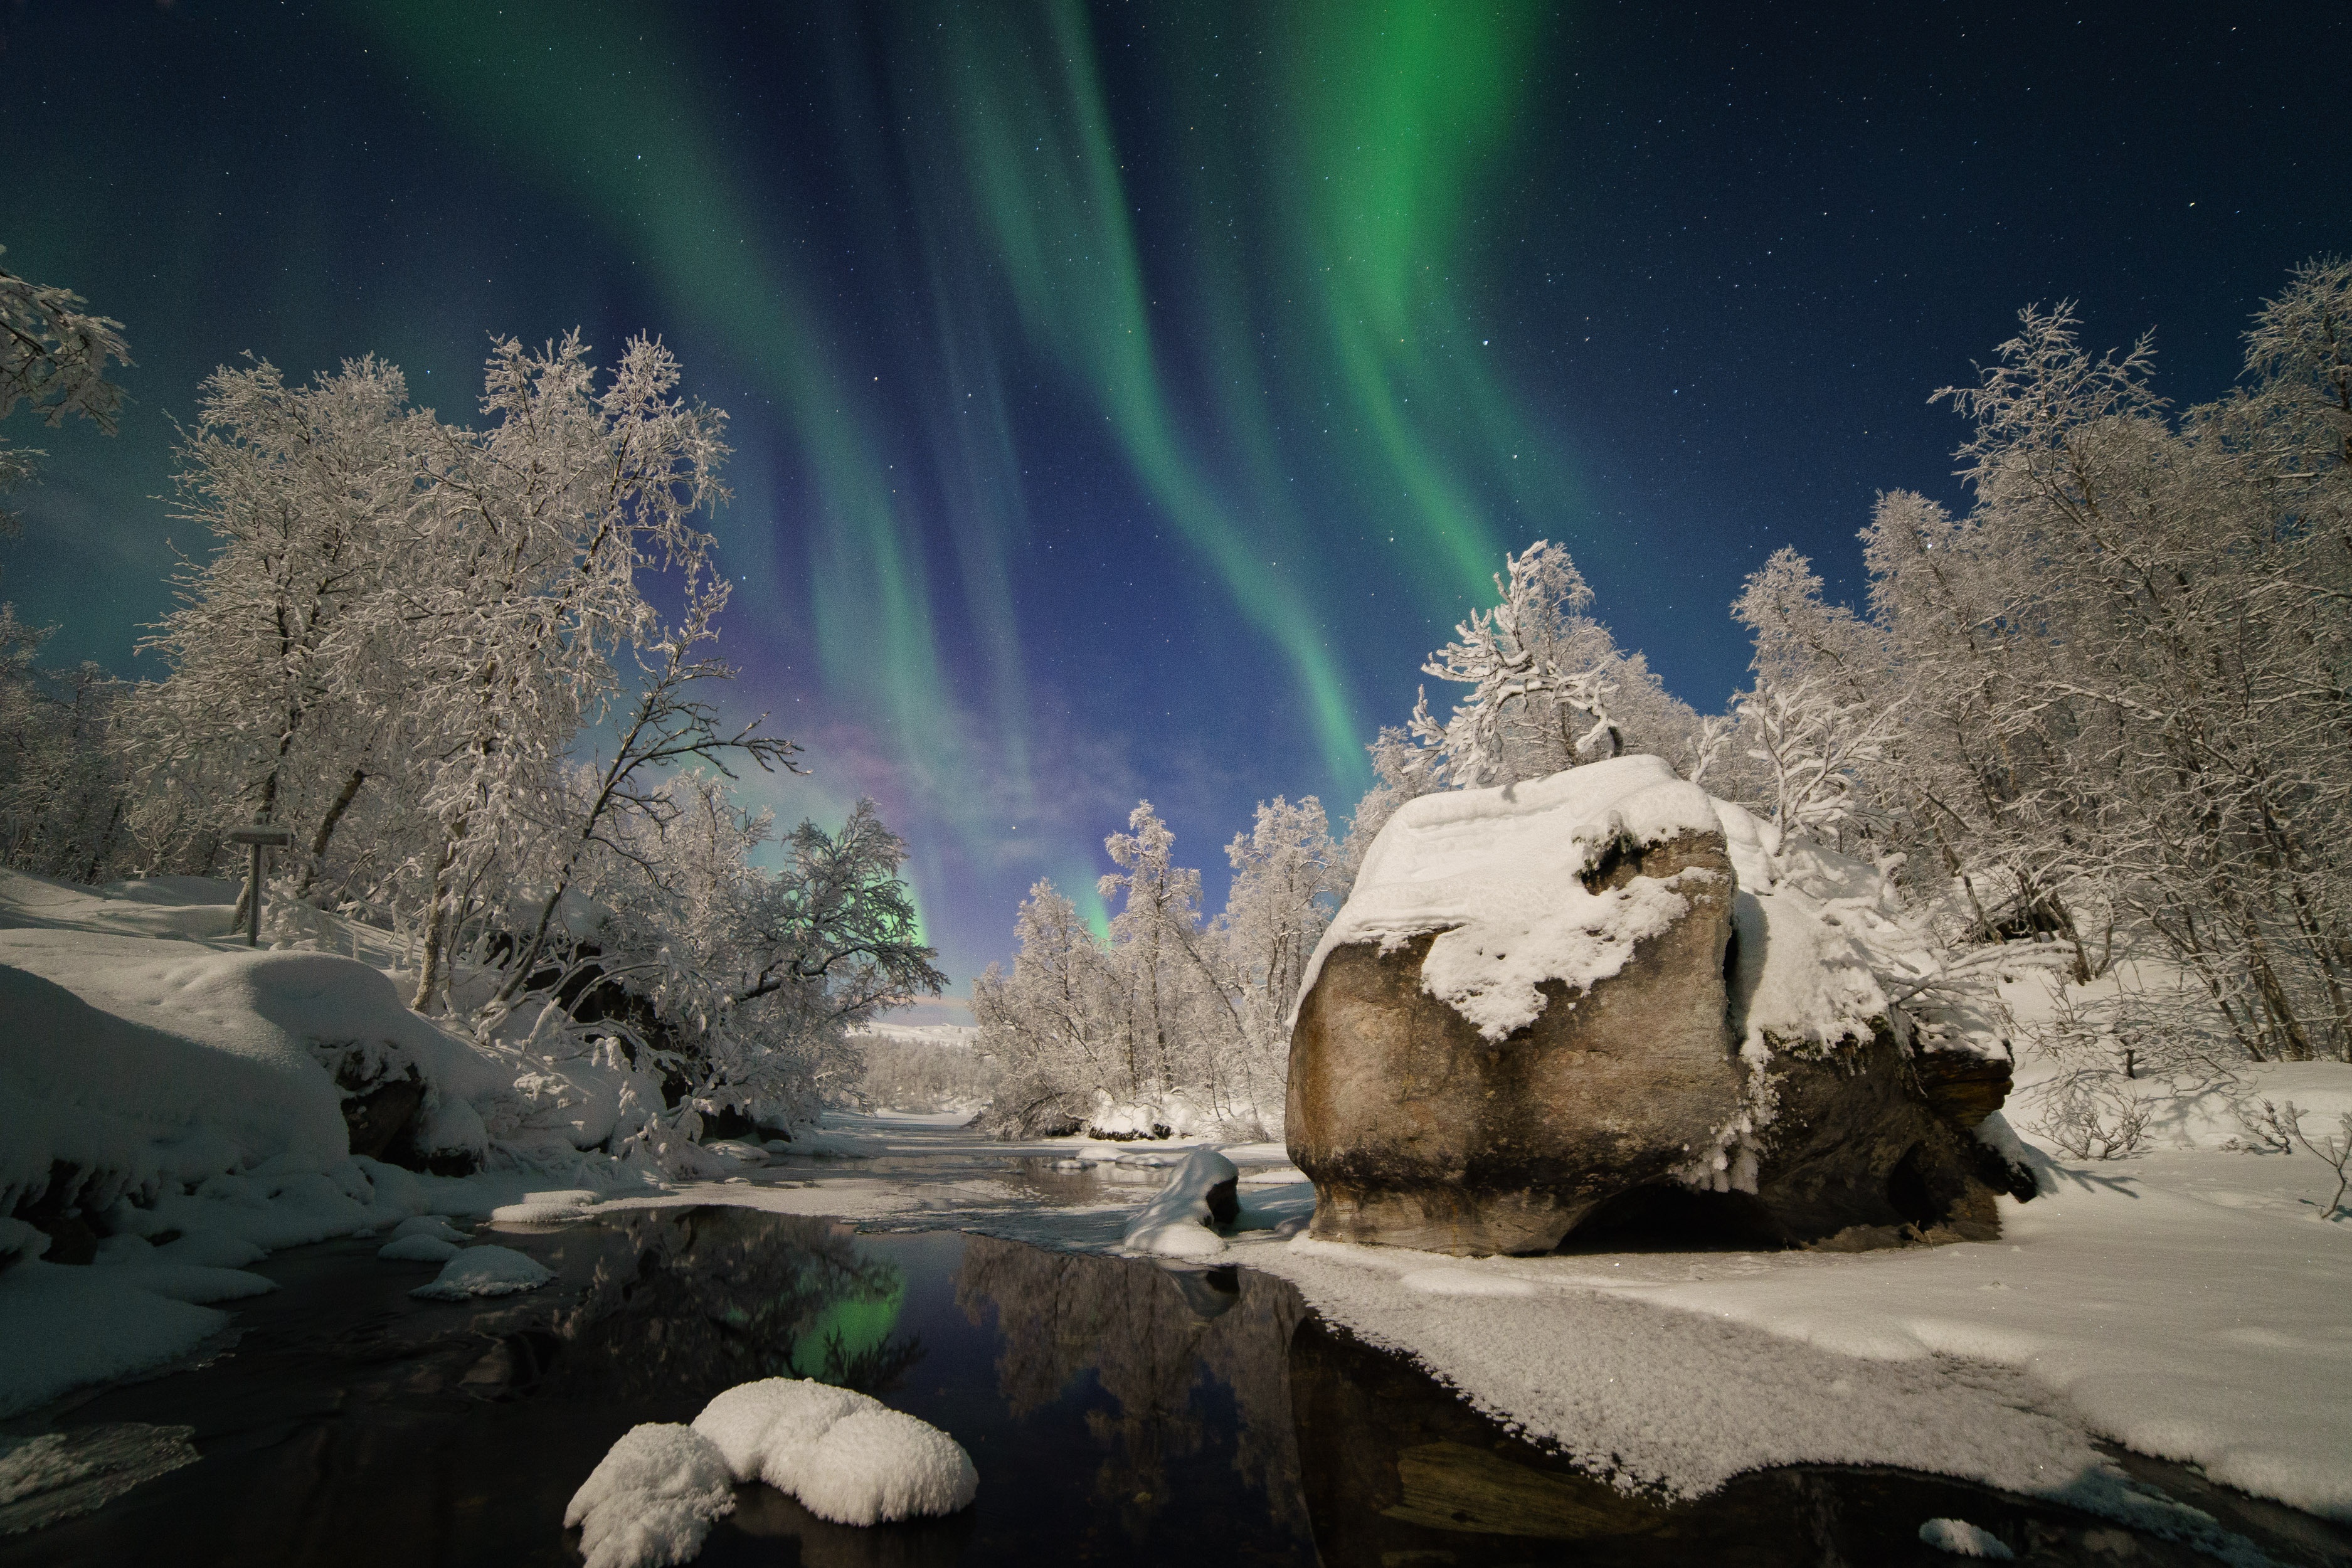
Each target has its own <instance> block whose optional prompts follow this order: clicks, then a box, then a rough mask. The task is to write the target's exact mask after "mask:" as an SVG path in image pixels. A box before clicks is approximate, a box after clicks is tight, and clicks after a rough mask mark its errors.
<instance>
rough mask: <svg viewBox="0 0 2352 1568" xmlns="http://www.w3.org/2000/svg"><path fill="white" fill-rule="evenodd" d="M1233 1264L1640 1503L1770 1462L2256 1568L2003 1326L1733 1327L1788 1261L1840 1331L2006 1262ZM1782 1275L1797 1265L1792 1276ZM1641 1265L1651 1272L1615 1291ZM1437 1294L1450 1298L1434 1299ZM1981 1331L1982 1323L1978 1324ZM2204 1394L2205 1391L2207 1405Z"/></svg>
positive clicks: (1350, 1252) (1369, 1257)
mask: <svg viewBox="0 0 2352 1568" xmlns="http://www.w3.org/2000/svg"><path fill="white" fill-rule="evenodd" d="M2041 1207H2042V1204H2040V1203H2037V1204H2035V1205H2032V1209H2039V1208H2041ZM2023 1212H2029V1213H2030V1212H2032V1210H2026V1211H2023ZM1242 1250H1244V1258H1243V1261H1245V1262H1246V1263H1247V1264H1248V1265H1249V1266H1251V1267H1253V1268H1262V1269H1264V1270H1265V1271H1266V1272H1268V1273H1272V1274H1276V1275H1279V1276H1281V1277H1282V1278H1284V1279H1289V1280H1291V1281H1292V1282H1293V1283H1295V1284H1297V1286H1298V1287H1299V1288H1300V1289H1301V1290H1302V1291H1303V1292H1304V1293H1305V1294H1306V1296H1307V1300H1308V1301H1309V1302H1310V1303H1311V1304H1312V1305H1313V1306H1314V1307H1315V1309H1316V1310H1318V1312H1320V1313H1321V1314H1322V1315H1323V1316H1324V1317H1326V1318H1327V1319H1328V1320H1329V1321H1333V1322H1336V1323H1338V1324H1339V1325H1341V1326H1343V1327H1345V1328H1347V1329H1348V1330H1349V1331H1351V1332H1353V1333H1355V1334H1356V1335H1357V1336H1358V1337H1360V1338H1361V1339H1364V1340H1365V1341H1367V1342H1370V1343H1372V1344H1375V1345H1381V1346H1386V1347H1390V1348H1392V1349H1397V1350H1401V1351H1403V1352H1407V1353H1409V1354H1411V1355H1412V1356H1413V1357H1414V1358H1415V1359H1416V1360H1417V1361H1419V1362H1420V1363H1422V1364H1423V1365H1424V1366H1425V1367H1427V1368H1428V1369H1429V1370H1430V1371H1431V1372H1432V1373H1434V1374H1435V1375H1436V1376H1437V1377H1439V1378H1440V1379H1441V1380H1442V1381H1444V1382H1445V1383H1446V1384H1450V1385H1451V1386H1453V1387H1454V1388H1455V1389H1457V1390H1459V1391H1460V1392H1461V1393H1462V1394H1464V1395H1465V1396H1466V1397H1467V1398H1468V1399H1469V1400H1470V1402H1471V1403H1472V1404H1473V1405H1476V1406H1477V1407H1478V1408H1480V1409H1482V1410H1485V1411H1486V1412H1487V1413H1488V1414H1490V1415H1494V1416H1496V1418H1497V1419H1500V1420H1502V1421H1504V1422H1506V1423H1507V1424H1509V1425H1510V1426H1513V1427H1514V1428H1515V1429H1517V1430H1519V1431H1521V1432H1523V1433H1524V1434H1525V1435H1527V1436H1528V1437H1530V1438H1532V1439H1534V1440H1536V1441H1538V1442H1544V1443H1549V1444H1553V1445H1557V1446H1558V1447H1559V1448H1560V1449H1561V1450H1562V1451H1563V1452H1564V1453H1565V1454H1566V1455H1567V1457H1568V1458H1570V1459H1571V1460H1573V1461H1574V1462H1576V1463H1577V1464H1578V1465H1580V1467H1581V1468H1586V1469H1588V1470H1590V1471H1591V1473H1593V1474H1595V1475H1598V1476H1602V1477H1606V1478H1608V1479H1611V1480H1612V1482H1614V1483H1615V1484H1616V1485H1618V1486H1621V1487H1623V1488H1625V1489H1629V1490H1630V1489H1654V1490H1657V1491H1662V1492H1664V1493H1665V1494H1667V1495H1670V1496H1676V1497H1696V1496H1700V1495H1704V1494H1705V1493H1707V1492H1710V1491H1713V1490H1715V1489H1717V1488H1719V1487H1721V1486H1722V1485H1723V1484H1724V1483H1725V1482H1726V1481H1727V1480H1729V1479H1731V1478H1732V1477H1734V1476H1736V1475H1738V1474H1740V1473H1742V1472H1744V1471H1748V1470H1755V1469H1762V1468H1770V1467H1776V1466H1783V1465H1804V1464H1851V1465H1873V1466H1890V1467H1894V1468H1901V1469H1910V1470H1917V1471H1921V1472H1924V1473H1927V1474H1930V1475H1945V1476H1954V1477H1958V1478H1961V1479H1969V1480H1973V1481H1979V1482H1981V1483H1983V1484H1985V1485H1988V1486H1991V1487H1995V1488H1999V1489H2005V1490H2009V1491H2013V1492H2017V1493H2020V1494H2021V1495H2025V1496H2032V1497H2044V1498H2051V1499H2053V1500H2060V1501H2063V1502H2065V1503H2067V1504H2069V1505H2071V1506H2074V1507H2077V1508H2082V1509H2085V1510H2089V1511H2091V1512H2094V1513H2097V1514H2101V1515H2103V1516H2105V1517H2107V1518H2110V1519H2115V1520H2117V1521H2121V1522H2125V1523H2127V1524H2130V1525H2132V1526H2134V1527H2135V1528H2138V1529H2145V1530H2148V1531H2154V1532H2157V1533H2160V1534H2166V1535H2170V1536H2174V1537H2177V1538H2180V1539H2185V1540H2188V1541H2189V1542H2192V1543H2195V1544H2197V1545H2199V1546H2200V1548H2201V1549H2203V1550H2207V1551H2210V1552H2214V1553H2215V1554H2217V1555H2220V1556H2221V1557H2223V1559H2224V1560H2225V1561H2231V1562H2238V1563H2255V1562H2260V1561H2262V1559H2261V1557H2260V1555H2259V1553H2255V1552H2252V1548H2251V1547H2248V1546H2246V1544H2245V1543H2244V1542H2242V1541H2239V1540H2237V1538H2235V1537H2232V1536H2230V1535H2228V1534H2227V1532H2225V1531H2221V1529H2220V1528H2219V1526H2217V1525H2216V1524H2215V1523H2214V1521H2212V1520H2210V1518H2208V1517H2207V1516H2206V1515H2204V1514H2202V1513H2200V1512H2198V1511H2197V1510H2193V1509H2189V1508H2187V1507H2185V1506H2184V1505H2181V1504H2179V1503H2176V1502H2173V1501H2171V1500H2168V1499H2165V1498H2163V1497H2160V1496H2158V1495H2155V1494H2153V1493H2151V1492H2149V1491H2147V1490H2146V1489H2142V1488H2140V1487H2139V1486H2138V1485H2137V1483H2135V1482H2134V1481H2133V1480H2132V1479H2131V1478H2130V1477H2129V1476H2128V1475H2127V1474H2126V1473H2125V1471H2124V1470H2123V1469H2122V1468H2120V1467H2119V1466H2117V1465H2116V1464H2115V1463H2114V1462H2113V1461H2112V1460H2110V1459H2108V1458H2106V1457H2105V1455H2104V1454H2102V1453H2101V1452H2100V1451H2099V1449H2098V1448H2097V1447H2095V1445H2094V1443H2093V1441H2092V1439H2091V1436H2090V1435H2089V1434H2088V1433H2087V1432H2085V1431H2084V1430H2083V1428H2082V1427H2081V1426H2078V1425H2077V1424H2076V1423H2075V1422H2074V1421H2072V1420H2069V1419H2067V1418H2066V1417H2065V1416H2064V1415H2061V1414H2058V1413H2057V1412H2056V1411H2054V1410H2053V1409H2052V1408H2051V1407H2050V1406H2051V1402H2050V1401H2049V1400H2047V1399H2046V1398H2039V1397H2036V1396H2035V1394H2034V1392H2033V1391H2032V1389H2031V1388H2030V1386H2029V1385H2027V1384H2025V1380H2024V1377H2022V1376H2020V1375H2018V1374H2017V1373H2003V1372H2002V1371H2001V1370H2000V1367H2001V1366H2002V1365H2006V1366H2009V1367H2017V1366H2019V1365H2020V1363H2021V1362H2022V1363H2025V1365H2026V1367H2027V1368H2028V1370H2029V1372H2030V1373H2038V1372H2039V1367H2038V1366H2037V1365H2035V1364H2034V1363H2032V1360H2031V1351H2030V1347H2029V1346H2027V1345H2026V1344H2025V1343H2024V1342H2021V1339H2019V1338H2018V1337H2016V1336H2009V1337H2004V1336H2003V1334H2002V1332H2001V1331H2000V1329H2001V1325H2000V1321H1999V1319H1998V1318H1995V1319H1993V1320H1992V1321H1990V1322H1989V1323H1986V1324H1985V1325H1984V1326H1983V1327H1982V1329H1981V1330H1977V1331H1959V1330H1958V1328H1957V1327H1955V1328H1954V1329H1952V1330H1949V1331H1947V1332H1948V1337H1947V1338H1943V1339H1942V1341H1941V1342H1940V1343H1939V1346H1938V1349H1939V1351H1940V1352H1941V1353H1944V1354H1948V1355H1951V1356H1956V1357H1962V1358H1966V1359H1965V1360H1964V1361H1962V1362H1961V1363H1958V1365H1955V1366H1953V1367H1951V1368H1949V1369H1948V1368H1947V1367H1946V1366H1944V1365H1941V1364H1939V1363H1937V1361H1936V1360H1935V1359H1934V1357H1933V1356H1931V1355H1930V1354H1929V1353H1928V1352H1927V1350H1926V1349H1925V1347H1923V1346H1922V1345H1920V1344H1919V1343H1918V1342H1916V1341H1910V1342H1908V1343H1907V1346H1897V1345H1895V1344H1893V1343H1891V1342H1888V1341H1885V1340H1882V1341H1880V1342H1879V1344H1878V1349H1877V1351H1876V1353H1872V1352H1871V1350H1870V1348H1869V1347H1868V1346H1867V1345H1865V1344H1864V1342H1863V1341H1862V1338H1861V1336H1860V1335H1858V1334H1857V1335H1853V1336H1848V1337H1847V1338H1846V1339H1844V1340H1843V1341H1842V1342H1839V1343H1838V1344H1836V1345H1835V1346H1834V1347H1832V1346H1831V1345H1827V1344H1823V1343H1819V1342H1806V1341H1805V1340H1802V1339H1799V1338H1797V1337H1795V1336H1793V1335H1790V1334H1785V1333H1782V1332H1780V1331H1777V1329H1778V1325H1775V1329H1774V1330H1767V1329H1766V1328H1765V1327H1764V1326H1763V1325H1761V1324H1758V1323H1755V1322H1753V1321H1738V1320H1740V1319H1746V1318H1748V1317H1749V1316H1750V1315H1749V1314H1748V1313H1747V1312H1743V1311H1740V1310H1738V1304H1739V1303H1740V1301H1741V1295H1742V1291H1743V1289H1753V1288H1755V1287H1756V1286H1757V1285H1758V1284H1759V1282H1771V1281H1776V1280H1777V1281H1782V1282H1786V1281H1788V1280H1789V1279H1790V1278H1791V1276H1793V1275H1795V1274H1796V1273H1797V1271H1798V1270H1797V1268H1796V1267H1795V1265H1797V1264H1800V1263H1810V1264H1813V1265H1817V1266H1819V1267H1816V1268H1809V1269H1805V1270H1803V1273H1804V1275H1805V1276H1806V1278H1805V1279H1804V1280H1803V1290H1802V1300H1803V1302H1804V1305H1805V1306H1806V1307H1807V1308H1809V1309H1811V1310H1814V1311H1817V1312H1827V1313H1840V1312H1848V1311H1849V1307H1848V1303H1850V1302H1852V1301H1853V1300H1854V1298H1855V1297H1856V1296H1857V1295H1864V1292H1867V1294H1866V1295H1864V1300H1867V1301H1868V1303H1869V1304H1868V1306H1866V1307H1864V1308H1861V1309H1860V1310H1853V1311H1851V1314H1850V1316H1849V1319H1848V1321H1852V1322H1853V1323H1855V1325H1856V1326H1857V1327H1859V1326H1860V1324H1861V1322H1862V1321H1864V1319H1865V1318H1867V1319H1868V1320H1870V1321H1876V1322H1878V1323H1880V1324H1881V1325H1882V1326H1884V1327H1885V1330H1886V1331H1888V1332H1889V1333H1890V1334H1900V1333H1902V1332H1903V1331H1906V1330H1907V1329H1910V1328H1913V1327H1919V1326H1923V1325H1927V1324H1935V1323H1938V1322H1949V1321H1951V1320H1948V1319H1944V1318H1943V1317H1942V1316H1941V1314H1943V1313H1944V1312H1945V1311H1947V1310H1950V1309H1951V1308H1953V1307H1955V1306H1960V1305H1962V1303H1960V1302H1959V1301H1958V1300H1955V1299H1954V1297H1953V1296H1952V1295H1951V1294H1949V1293H1948V1292H1946V1291H1931V1290H1927V1289H1923V1288H1922V1283H1921V1281H1920V1279H1918V1278H1917V1275H1916V1271H1918V1270H1926V1269H1929V1268H1933V1267H1934V1266H1935V1262H1934V1261H1931V1260H1936V1261H1940V1259H1942V1258H1948V1257H1951V1256H1955V1255H1966V1254H1970V1253H1979V1254H1988V1255H1989V1254H1992V1253H1995V1252H1996V1251H1997V1252H1998V1253H1999V1254H2000V1256H2001V1257H2002V1258H2012V1257H2013V1256H2014V1255H2013V1254H2011V1252H2010V1251H2009V1249H2008V1248H2006V1247H1999V1248H1996V1247H1991V1246H1986V1247H1943V1248H1937V1249H1936V1250H1935V1251H1934V1252H1933V1253H1925V1252H1923V1253H1920V1254H1915V1255H1895V1254H1884V1253H1882V1254H1856V1255H1845V1256H1831V1255H1823V1254H1813V1253H1797V1254H1773V1255H1768V1256H1766V1257H1749V1256H1738V1255H1733V1256H1722V1255H1716V1256H1707V1255H1700V1256H1698V1257H1697V1258H1693V1257H1692V1256H1691V1255H1687V1254H1684V1255H1652V1256H1649V1257H1638V1256H1637V1257H1633V1258H1622V1259H1612V1258H1598V1257H1593V1258H1582V1257H1580V1258H1484V1259H1477V1260H1469V1259H1460V1258H1441V1257H1437V1256H1435V1255H1433V1254H1424V1253H1415V1252H1412V1251H1409V1250H1407V1249H1404V1248H1401V1247H1353V1246H1347V1245H1344V1244H1339V1243H1331V1242H1320V1241H1316V1240H1313V1239H1311V1238H1308V1237H1298V1238H1297V1239H1294V1240H1291V1241H1289V1242H1286V1243H1251V1244H1246V1245H1245V1247H1244V1248H1243V1249H1242ZM2080 1250H2081V1248H2080V1247H2079V1246H2077V1247H2074V1248H2072V1249H2070V1251H2071V1252H2072V1253H2074V1254H2076V1255H2079V1253H2080ZM1915 1258H1916V1259H1917V1261H1916V1262H1914V1261H1913V1259H1915ZM1883 1259H1884V1260H1893V1261H1895V1262H1896V1263H1898V1264H1903V1263H1908V1264H1910V1265H1911V1268H1912V1269H1913V1270H1914V1271H1915V1272H1914V1277H1913V1278H1912V1279H1908V1280H1906V1282H1905V1287H1906V1289H1904V1290H1903V1291H1902V1292H1901V1293H1902V1294H1904V1295H1906V1296H1907V1297H1908V1298H1909V1300H1907V1301H1906V1302H1905V1304H1904V1305H1903V1306H1902V1307H1896V1306H1895V1304H1894V1301H1893V1300H1892V1296H1893V1295H1894V1294H1895V1292H1886V1293H1882V1292H1881V1291H1880V1290H1879V1289H1873V1288H1872V1286H1873V1284H1874V1283H1875V1281H1874V1276H1876V1275H1879V1274H1882V1273H1885V1272H1886V1271H1885V1269H1883V1268H1880V1267H1879V1265H1880V1262H1881V1260H1883ZM1783 1260H1788V1262H1789V1264H1790V1267H1781V1266H1780V1265H1781V1264H1782V1262H1783ZM2000 1267H2001V1268H2004V1269H2006V1268H2007V1267H2008V1265H2007V1264H2006V1263H2004V1264H2002V1265H2001V1266H2000ZM1643 1269H1646V1270H1647V1273H1646V1274H1644V1275H1643V1276H1642V1277H1639V1278H1619V1276H1622V1275H1625V1274H1633V1273H1635V1272H1636V1271H1637V1270H1643ZM1440 1271H1442V1279H1440V1278H1439V1276H1440ZM1686 1274H1704V1275H1705V1276H1706V1279H1704V1280H1703V1282H1701V1281H1691V1282H1685V1283H1682V1284H1680V1285H1679V1286H1668V1285H1667V1284H1666V1283H1665V1282H1664V1278H1662V1277H1664V1276H1669V1275H1672V1276H1682V1275H1686ZM1464 1276H1468V1277H1475V1278H1483V1279H1486V1280H1489V1281H1492V1282H1494V1284H1493V1285H1492V1286H1491V1287H1488V1288H1485V1289H1479V1290H1477V1291H1476V1292H1475V1293H1474V1292H1473V1291H1472V1290H1471V1289H1464V1288H1462V1287H1463V1285H1464V1284H1466V1280H1463V1279H1461V1277H1464ZM1507 1282H1516V1283H1517V1284H1518V1285H1520V1286H1523V1287H1525V1289H1519V1290H1511V1289H1509V1288H1508V1284H1507ZM1433 1283H1442V1284H1443V1285H1444V1289H1438V1290H1432V1289H1429V1288H1428V1287H1429V1286H1430V1285H1431V1284H1433ZM1975 1283H1976V1280H1975V1279H1973V1278H1972V1279H1970V1281H1969V1286H1968V1287H1967V1289H1974V1285H1975ZM2149 1293H2150V1294H2157V1293H2158V1292H2155V1291H2150V1292H2149ZM2101 1294H2102V1295H2104V1294H2105V1292H2101ZM1977 1300H1979V1301H1982V1300H1986V1298H1984V1297H1979V1298H1977ZM2053 1304H2054V1303H2053ZM1661 1305H1669V1306H1673V1307H1679V1308H1682V1309H1684V1310H1678V1311H1661V1310H1659V1308H1660V1306H1661ZM1971 1305H1972V1304H1971ZM1963 1310H1965V1309H1963ZM1975 1315H1977V1316H1979V1317H1982V1316H1984V1314H1983V1312H1982V1309H1981V1308H1978V1309H1977V1311H1976V1314H1975ZM2116 1328H2117V1324H2116V1321H2113V1320H2112V1319H2104V1317H2102V1319H2101V1320H2099V1321H2094V1322H2093V1323H2092V1324H2090V1325H2089V1337H2094V1338H2096V1339H2099V1340H2100V1341H2102V1342H2104V1343H2105V1348H2106V1351H2107V1353H2108V1355H2109V1356H2110V1358H2111V1359H2112V1360H2114V1361H2116V1362H2120V1363H2125V1364H2126V1365H2131V1366H2133V1367H2134V1368H2135V1369H2136V1370H2137V1372H2138V1373H2139V1382H2140V1384H2141V1385H2142V1389H2143V1392H2144V1393H2145V1394H2147V1395H2148V1396H2150V1397H2154V1396H2155V1395H2156V1391H2157V1390H2158V1389H2160V1387H2161V1384H2162V1382H2163V1380H2164V1378H2165V1376H2166V1375H2168V1373H2169V1371H2170V1368H2169V1365H2168V1363H2166V1361H2165V1359H2164V1358H2165V1357H2166V1356H2167V1355H2168V1354H2169V1353H2171V1352H2172V1351H2173V1349H2174V1347H2170V1346H2166V1347H2161V1348H2158V1349H2155V1350H2154V1353H2148V1354H2144V1352H2143V1351H2142V1349H2141V1348H2140V1347H2136V1346H2133V1345H2131V1344H2129V1343H2128V1342H2126V1341H2125V1339H2124V1336H2123V1335H2121V1334H2119V1333H2117V1332H2116ZM1930 1331H1931V1332H1932V1330H1930ZM1985 1363H2000V1364H1997V1365H1988V1364H1985ZM2273 1386H2277V1385H2276V1384H2273ZM2288 1386H2292V1384H2289V1385H2288ZM2207 1392H2209V1390H2208V1389H2207V1388H2202V1387H2200V1389H2198V1390H2197V1391H2196V1396H2198V1397H2201V1396H2202V1395H2203V1394H2206V1393H2207ZM2186 1403H2190V1402H2189V1401H2182V1402H2179V1404H2186ZM2166 1404H2167V1405H2168V1407H2171V1408H2178V1407H2179V1405H2178V1404H2176V1402H2174V1401H2171V1400H2167V1401H2166ZM2273 1415H2275V1409H2274V1408H2273ZM2325 1424H2326V1426H2328V1428H2329V1430H2328V1431H2326V1432H2324V1433H2323V1432H2306V1433H2305V1436H2308V1437H2310V1438H2312V1439H2314V1441H2313V1444H2312V1449H2311V1456H2312V1458H2313V1460H2314V1462H2315V1464H2319V1465H2324V1466H2327V1467H2332V1468H2336V1469H2337V1470H2338V1471H2339V1472H2340V1471H2341V1470H2342V1469H2343V1468H2344V1465H2345V1461H2344V1460H2343V1459H2342V1458H2340V1456H2341V1455H2342V1454H2344V1453H2345V1452H2347V1450H2346V1449H2345V1448H2344V1447H2342V1446H2341V1445H2340V1444H2337V1445H2336V1446H2334V1447H2331V1446H2330V1444H2331V1442H2332V1441H2333V1429H2334V1427H2335V1426H2337V1425H2340V1420H2338V1419H2336V1418H2325ZM2255 1430H2259V1428H2255ZM2133 1446H2134V1447H2138V1446H2139V1445H2138V1444H2134V1445H2133ZM2306 1506H2307V1505H2306Z"/></svg>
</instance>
